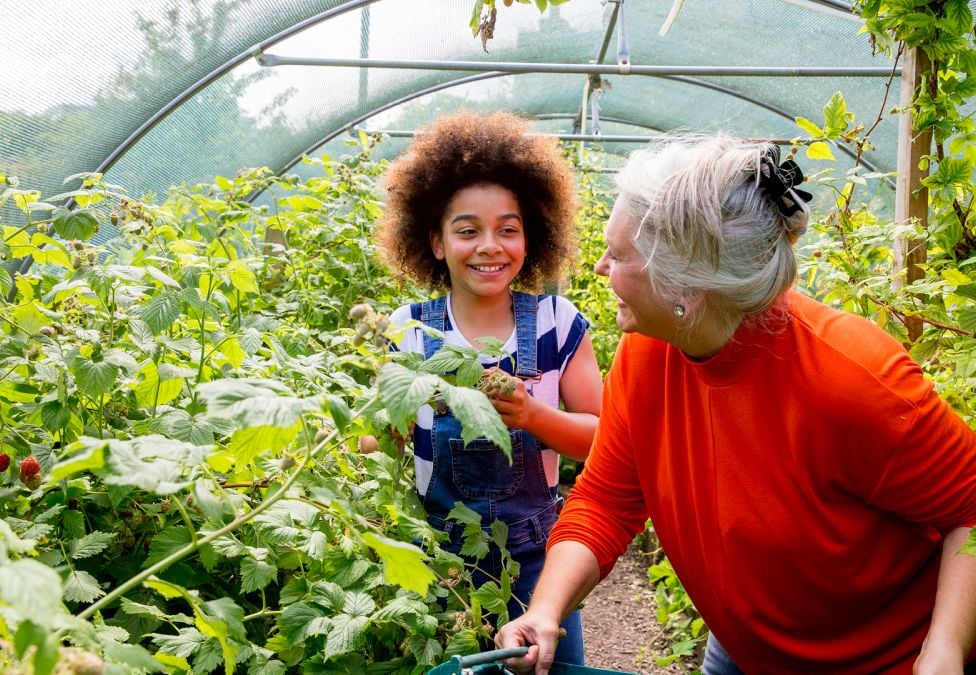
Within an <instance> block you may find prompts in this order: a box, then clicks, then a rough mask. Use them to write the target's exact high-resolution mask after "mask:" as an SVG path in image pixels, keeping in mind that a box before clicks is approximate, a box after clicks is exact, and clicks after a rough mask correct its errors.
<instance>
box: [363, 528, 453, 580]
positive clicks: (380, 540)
mask: <svg viewBox="0 0 976 675" xmlns="http://www.w3.org/2000/svg"><path fill="white" fill-rule="evenodd" d="M363 541H364V542H366V545H367V546H369V547H370V548H371V549H373V551H375V552H376V554H377V555H378V556H379V557H380V560H381V561H382V562H383V576H384V578H385V579H386V581H387V583H390V584H397V585H399V586H401V587H403V588H405V589H407V590H409V591H415V592H417V593H419V594H420V595H426V593H427V589H428V588H430V585H431V584H432V583H434V581H435V579H436V577H435V576H434V573H433V572H432V571H431V570H430V568H428V567H427V565H425V564H424V561H426V560H427V556H426V555H425V554H424V552H423V551H421V550H420V549H419V548H417V547H416V546H414V545H413V544H408V543H406V542H402V541H396V540H393V539H388V538H386V537H382V536H380V535H377V534H374V533H372V532H367V533H366V534H365V535H363Z"/></svg>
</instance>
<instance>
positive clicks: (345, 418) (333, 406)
mask: <svg viewBox="0 0 976 675" xmlns="http://www.w3.org/2000/svg"><path fill="white" fill-rule="evenodd" d="M325 400H326V401H327V402H328V405H329V416H330V417H331V418H332V421H333V422H335V425H336V429H338V430H339V433H343V432H345V430H346V427H348V426H349V422H350V421H351V420H352V410H350V409H349V406H348V405H346V402H345V401H343V400H342V399H341V398H339V397H338V396H336V395H335V394H328V395H327V396H326V397H325Z"/></svg>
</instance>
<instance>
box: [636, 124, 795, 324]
mask: <svg viewBox="0 0 976 675" xmlns="http://www.w3.org/2000/svg"><path fill="white" fill-rule="evenodd" d="M770 149H771V146H770V145H769V144H766V143H755V142H749V141H744V140H740V139H735V138H731V137H729V136H725V135H719V136H705V137H697V136H696V137H673V138H671V139H669V140H668V141H666V142H665V143H663V144H660V145H659V144H655V145H654V146H651V147H648V148H647V149H643V150H638V151H636V152H634V153H633V154H632V155H631V156H630V159H629V160H628V161H627V164H626V165H625V166H624V168H623V169H622V170H621V171H620V173H619V174H618V176H617V186H618V187H619V189H620V196H621V198H622V199H623V202H624V205H625V206H626V207H627V209H628V211H629V214H630V215H631V216H632V217H633V219H634V221H635V222H636V223H637V227H636V230H635V233H634V245H635V247H636V248H637V251H638V252H639V253H640V255H641V257H642V258H643V259H644V261H645V263H646V265H645V270H646V273H647V277H648V280H649V281H650V287H651V291H652V292H653V293H654V294H655V295H656V296H657V297H658V298H660V299H661V300H662V301H663V302H665V303H666V304H674V305H682V306H683V307H686V308H687V310H688V311H686V313H685V318H684V323H685V324H686V327H687V328H692V327H694V325H695V324H696V321H697V320H698V319H700V318H701V316H702V311H701V309H702V308H703V307H702V305H705V306H707V308H708V309H709V311H710V312H711V313H712V314H713V315H714V316H715V317H716V318H718V319H719V320H720V321H722V322H723V323H724V324H725V326H726V327H728V328H729V329H730V332H731V330H734V327H735V326H736V325H738V324H739V322H740V321H742V320H743V319H744V318H745V317H747V316H749V315H756V316H757V315H760V314H762V313H763V312H765V311H766V310H767V309H769V308H770V307H772V306H773V305H774V304H776V302H777V300H778V299H779V298H780V297H781V296H782V295H783V293H785V292H786V291H787V290H788V289H789V288H790V287H791V286H792V285H793V282H794V281H795V280H796V256H795V254H794V252H793V242H794V241H795V240H796V238H797V237H798V236H799V235H801V234H803V233H804V232H805V231H806V227H807V223H808V222H809V218H810V212H809V210H808V208H807V207H806V205H805V204H803V202H802V200H800V199H798V198H796V197H795V195H791V197H793V198H795V199H796V201H797V202H798V203H800V204H802V208H801V209H800V210H799V211H797V212H796V213H794V214H793V215H792V216H790V217H789V218H785V217H784V216H782V215H781V214H780V212H779V210H778V209H777V208H776V205H775V204H774V203H773V202H772V201H771V200H770V199H768V198H767V197H766V196H765V195H764V194H763V193H762V192H761V191H760V189H759V180H758V172H757V169H758V167H759V162H760V158H761V157H762V156H763V154H764V153H765V152H769V151H770Z"/></svg>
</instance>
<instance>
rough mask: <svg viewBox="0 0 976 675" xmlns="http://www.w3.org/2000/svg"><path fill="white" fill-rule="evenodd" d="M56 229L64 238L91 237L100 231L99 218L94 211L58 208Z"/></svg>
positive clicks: (55, 214)
mask: <svg viewBox="0 0 976 675" xmlns="http://www.w3.org/2000/svg"><path fill="white" fill-rule="evenodd" d="M53 224H54V231H55V232H57V233H58V236H59V237H62V238H63V239H81V240H85V239H91V238H92V237H93V236H94V235H95V233H96V232H98V219H97V218H95V216H94V214H93V212H92V211H88V210H85V209H78V210H74V211H69V210H68V209H61V208H59V209H56V210H55V212H54V222H53Z"/></svg>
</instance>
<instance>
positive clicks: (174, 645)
mask: <svg viewBox="0 0 976 675" xmlns="http://www.w3.org/2000/svg"><path fill="white" fill-rule="evenodd" d="M152 638H153V642H155V643H156V644H157V645H159V651H161V652H163V653H164V654H172V655H173V656H180V657H182V658H189V657H190V656H193V654H195V653H196V652H197V651H199V649H200V648H201V647H202V646H203V643H204V642H206V641H207V636H206V635H204V634H203V633H201V632H200V631H198V630H197V629H196V628H183V629H181V630H180V632H179V633H178V634H177V635H164V634H161V633H154V634H153V636H152Z"/></svg>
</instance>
